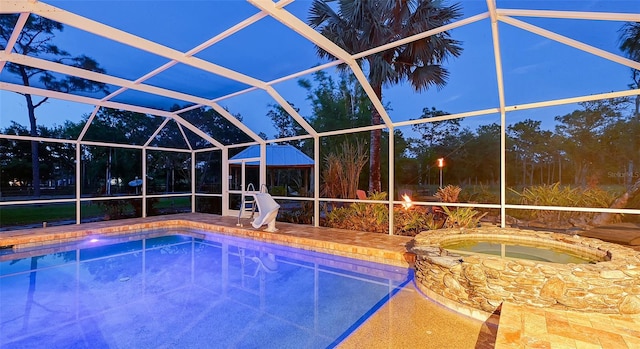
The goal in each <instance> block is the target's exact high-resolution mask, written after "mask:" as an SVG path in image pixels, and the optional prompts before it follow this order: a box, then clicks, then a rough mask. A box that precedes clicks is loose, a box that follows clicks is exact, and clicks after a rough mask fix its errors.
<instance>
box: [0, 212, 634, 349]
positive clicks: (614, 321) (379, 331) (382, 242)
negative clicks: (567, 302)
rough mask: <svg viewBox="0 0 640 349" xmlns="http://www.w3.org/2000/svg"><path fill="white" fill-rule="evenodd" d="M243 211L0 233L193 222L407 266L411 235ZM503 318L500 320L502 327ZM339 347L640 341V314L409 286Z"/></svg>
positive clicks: (27, 242) (126, 229)
mask: <svg viewBox="0 0 640 349" xmlns="http://www.w3.org/2000/svg"><path fill="white" fill-rule="evenodd" d="M236 223H237V218H234V217H221V216H217V215H209V214H200V213H189V214H177V215H167V216H156V217H147V218H136V219H127V220H116V221H104V222H95V223H86V224H81V225H66V226H55V227H47V228H38V229H25V230H14V231H4V232H0V245H1V246H14V245H15V246H17V247H18V246H20V247H25V248H30V247H40V246H42V247H45V246H47V245H49V244H52V243H54V242H55V241H59V240H62V239H80V238H83V237H86V236H91V235H96V234H118V235H120V234H129V233H132V232H135V231H139V230H144V229H157V228H171V227H176V228H193V229H204V230H210V231H215V232H220V233H223V234H230V235H234V236H240V237H245V238H251V239H257V240H264V241H269V242H272V243H277V244H286V245H289V246H294V247H297V248H302V249H307V250H314V251H318V252H325V253H332V254H337V255H340V256H345V257H351V258H358V259H363V260H369V261H373V262H379V263H386V264H391V265H396V266H402V267H408V266H409V265H410V264H409V263H410V261H411V260H410V257H409V256H408V255H407V253H406V252H407V251H406V244H407V243H408V242H410V241H411V240H412V238H410V237H406V236H390V235H384V234H374V233H366V232H355V231H349V230H341V229H331V228H316V227H312V226H306V225H296V224H287V223H277V225H276V226H277V228H278V229H279V230H278V231H277V232H274V233H270V232H265V231H262V230H256V229H253V227H251V225H250V224H249V220H248V219H244V220H243V221H242V223H243V225H244V226H243V227H238V226H236ZM638 287H640V281H639V283H638ZM496 324H497V326H496ZM339 347H340V348H363V347H366V348H404V347H419V348H494V347H495V348H616V349H624V348H640V315H613V314H611V315H608V314H592V313H579V312H568V311H558V310H550V309H541V308H532V307H526V306H519V305H515V304H509V303H505V304H503V306H502V312H501V314H500V315H499V316H498V315H492V316H491V317H489V318H488V319H487V321H485V322H482V321H480V320H476V319H471V318H468V317H466V316H462V315H459V314H457V313H455V312H453V311H451V310H449V309H446V308H444V307H442V306H440V305H438V304H436V303H434V302H432V301H430V300H429V299H427V298H426V297H425V296H424V295H422V294H421V293H420V292H419V291H418V290H417V289H416V288H415V287H413V286H408V287H405V288H404V289H403V290H401V291H400V292H398V293H397V294H396V295H395V296H394V297H393V298H392V299H391V300H390V301H389V302H387V303H386V304H385V305H384V306H383V307H382V308H381V309H380V310H378V311H377V312H376V313H375V314H374V315H373V316H371V317H370V318H369V319H368V320H367V321H366V322H365V323H363V324H362V325H361V326H360V327H359V328H358V329H357V330H356V331H355V332H354V333H352V334H351V335H350V336H349V337H348V338H346V339H345V340H344V341H343V342H342V343H341V344H340V346H339Z"/></svg>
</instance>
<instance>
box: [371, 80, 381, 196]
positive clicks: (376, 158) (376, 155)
mask: <svg viewBox="0 0 640 349" xmlns="http://www.w3.org/2000/svg"><path fill="white" fill-rule="evenodd" d="M372 87H373V90H374V91H375V93H376V96H377V97H378V99H380V100H381V101H382V85H375V86H372ZM380 123H381V118H380V113H378V110H376V109H375V108H374V107H373V106H371V124H372V125H380ZM381 138H382V130H380V129H377V130H372V131H371V142H370V143H369V152H370V154H371V156H370V157H369V191H370V192H372V193H378V192H380V191H382V186H381V180H380V139H381Z"/></svg>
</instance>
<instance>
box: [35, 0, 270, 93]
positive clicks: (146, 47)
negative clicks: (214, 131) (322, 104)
mask: <svg viewBox="0 0 640 349" xmlns="http://www.w3.org/2000/svg"><path fill="white" fill-rule="evenodd" d="M29 12H32V13H35V14H37V15H38V16H42V17H45V18H49V19H51V20H54V21H57V22H59V23H62V24H66V25H69V26H72V27H75V28H78V29H81V30H84V31H86V32H88V33H92V34H95V35H98V36H102V37H105V38H107V39H110V40H113V41H116V42H120V43H122V44H125V45H127V46H130V47H134V48H137V49H140V50H143V51H147V52H150V53H153V54H155V55H158V56H161V57H165V58H168V59H170V60H174V61H177V62H180V63H183V64H186V65H189V66H192V67H195V68H198V69H200V70H204V71H207V72H210V73H213V74H216V75H220V76H223V77H225V78H228V79H231V80H235V81H238V82H242V83H244V84H247V85H250V86H256V87H260V88H263V87H264V82H262V81H260V80H258V79H255V78H252V77H250V76H246V75H244V74H241V73H239V72H236V71H234V70H231V69H228V68H225V67H222V66H219V65H216V64H213V63H211V62H207V61H205V60H202V59H199V58H196V57H187V56H185V54H184V53H183V52H180V51H177V50H174V49H172V48H169V47H166V46H163V45H160V44H158V43H156V42H153V41H151V40H147V39H144V38H141V37H138V36H135V35H133V34H130V33H128V32H125V31H122V30H119V29H116V28H113V27H110V26H108V25H105V24H102V23H100V22H96V21H93V20H90V19H88V18H85V17H82V16H79V15H76V14H74V13H71V12H68V11H64V10H62V9H59V8H57V7H54V6H51V5H48V4H45V3H41V2H37V3H34V4H32V6H31V8H30V9H29Z"/></svg>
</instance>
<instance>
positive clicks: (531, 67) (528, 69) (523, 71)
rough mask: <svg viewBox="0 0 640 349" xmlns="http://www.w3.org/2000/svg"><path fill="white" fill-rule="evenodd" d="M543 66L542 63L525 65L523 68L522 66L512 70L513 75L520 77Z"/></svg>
mask: <svg viewBox="0 0 640 349" xmlns="http://www.w3.org/2000/svg"><path fill="white" fill-rule="evenodd" d="M541 65H542V64H540V63H537V64H528V65H523V66H520V67H516V68H513V69H512V70H511V73H513V74H519V75H524V74H528V73H529V72H531V71H534V70H536V69H538V67H540V66H541Z"/></svg>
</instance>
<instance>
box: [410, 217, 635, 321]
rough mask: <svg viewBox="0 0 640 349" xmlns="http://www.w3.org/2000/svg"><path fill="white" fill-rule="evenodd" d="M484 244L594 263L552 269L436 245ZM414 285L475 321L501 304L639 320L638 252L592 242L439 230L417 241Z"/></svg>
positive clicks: (488, 231) (555, 235) (495, 230)
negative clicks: (567, 254)
mask: <svg viewBox="0 0 640 349" xmlns="http://www.w3.org/2000/svg"><path fill="white" fill-rule="evenodd" d="M459 241H491V242H503V243H510V244H526V245H534V246H553V247H556V248H560V249H562V250H564V251H573V252H574V253H576V254H578V255H580V256H588V257H590V258H592V259H593V260H598V262H595V263H591V264H571V263H570V264H559V263H549V262H539V261H532V260H523V259H510V258H501V257H499V256H489V255H480V254H475V255H465V256H462V255H458V254H454V253H452V252H449V251H447V250H444V249H443V248H442V246H445V245H446V244H448V243H452V242H459ZM410 251H411V252H413V253H415V255H416V261H415V279H416V284H417V286H418V288H419V289H420V290H421V291H422V292H423V293H425V294H426V295H427V296H428V297H430V298H432V299H434V300H435V301H437V302H440V303H442V304H444V305H446V306H448V307H450V308H454V309H455V310H457V311H459V312H462V313H465V314H466V315H469V316H472V317H476V318H486V317H487V316H488V315H490V313H492V312H495V311H496V310H497V309H498V307H499V306H500V305H501V304H502V302H505V301H506V302H512V303H517V304H526V305H530V306H535V307H549V308H555V309H567V310H574V311H584V312H600V313H612V314H639V313H640V252H637V251H634V250H632V249H630V248H627V247H624V246H621V245H617V244H612V243H607V242H604V241H601V240H597V239H591V238H585V237H580V236H577V235H574V236H571V235H567V234H560V233H547V232H534V231H526V230H519V229H508V228H497V227H491V228H474V229H441V230H433V231H426V232H422V233H420V234H418V235H417V236H416V237H415V239H414V240H413V246H412V247H411V248H410Z"/></svg>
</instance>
